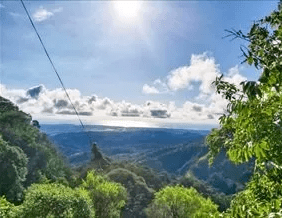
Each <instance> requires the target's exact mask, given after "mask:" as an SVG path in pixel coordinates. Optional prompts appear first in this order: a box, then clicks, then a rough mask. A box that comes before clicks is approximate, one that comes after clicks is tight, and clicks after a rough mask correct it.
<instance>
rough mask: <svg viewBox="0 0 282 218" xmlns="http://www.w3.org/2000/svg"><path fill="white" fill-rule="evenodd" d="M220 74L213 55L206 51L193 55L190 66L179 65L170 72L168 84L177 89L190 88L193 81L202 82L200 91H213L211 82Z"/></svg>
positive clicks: (174, 89) (172, 88)
mask: <svg viewBox="0 0 282 218" xmlns="http://www.w3.org/2000/svg"><path fill="white" fill-rule="evenodd" d="M219 75H220V73H219V68H218V65H217V64H216V63H215V59H214V58H213V57H209V56H208V55H207V54H206V53H204V54H201V55H192V57H191V61H190V66H183V67H179V68H177V69H175V70H173V71H171V72H170V73H169V75H168V77H167V85H168V87H169V88H170V89H171V90H173V91H177V90H179V89H184V88H188V87H189V86H191V85H192V82H200V83H201V84H200V87H199V89H200V91H201V92H203V93H211V92H212V91H213V89H212V86H211V83H212V81H213V80H214V79H215V77H216V76H219Z"/></svg>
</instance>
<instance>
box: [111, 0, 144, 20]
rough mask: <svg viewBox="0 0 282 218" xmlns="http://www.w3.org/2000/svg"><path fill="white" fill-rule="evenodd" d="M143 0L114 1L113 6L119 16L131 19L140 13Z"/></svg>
mask: <svg viewBox="0 0 282 218" xmlns="http://www.w3.org/2000/svg"><path fill="white" fill-rule="evenodd" d="M141 7H142V2H141V1H119V0H116V1H113V8H114V11H115V12H116V14H117V16H118V17H119V18H121V19H123V20H127V21H130V20H132V19H136V18H137V17H138V16H139V15H140V10H141Z"/></svg>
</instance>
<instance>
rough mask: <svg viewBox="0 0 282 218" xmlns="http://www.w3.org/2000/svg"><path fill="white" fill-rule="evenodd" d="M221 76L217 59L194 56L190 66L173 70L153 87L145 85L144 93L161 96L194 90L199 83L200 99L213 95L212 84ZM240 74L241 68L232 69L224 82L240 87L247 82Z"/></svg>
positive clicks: (203, 55) (204, 55) (156, 81)
mask: <svg viewBox="0 0 282 218" xmlns="http://www.w3.org/2000/svg"><path fill="white" fill-rule="evenodd" d="M220 74H221V72H220V70H219V65H218V64H216V61H215V58H214V57H211V56H209V55H208V53H206V52H205V53H203V54H199V55H194V54H193V55H192V56H191V59H190V65H187V66H182V67H179V68H177V69H174V70H172V71H171V72H169V74H168V75H167V76H166V77H165V78H164V79H156V80H155V81H154V82H153V85H152V86H150V85H148V84H145V85H144V86H143V93H146V94H160V93H168V92H176V91H178V90H181V89H187V90H192V89H193V88H194V87H193V83H195V82H196V83H199V97H201V96H205V95H212V94H213V93H214V91H215V90H214V87H213V86H212V82H213V81H214V80H215V78H216V77H217V76H219V75H220ZM246 79H247V78H245V77H243V76H242V75H241V74H240V72H239V67H238V66H235V67H233V68H230V69H229V70H228V72H227V74H226V75H225V77H224V80H225V81H227V82H230V83H234V84H236V85H239V84H240V82H242V81H244V80H246Z"/></svg>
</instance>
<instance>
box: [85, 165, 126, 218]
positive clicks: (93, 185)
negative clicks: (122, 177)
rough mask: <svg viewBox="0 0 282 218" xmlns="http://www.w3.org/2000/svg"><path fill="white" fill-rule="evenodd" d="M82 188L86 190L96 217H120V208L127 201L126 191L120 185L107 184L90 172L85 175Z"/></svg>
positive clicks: (100, 177) (103, 179)
mask: <svg viewBox="0 0 282 218" xmlns="http://www.w3.org/2000/svg"><path fill="white" fill-rule="evenodd" d="M82 187H83V188H85V189H86V190H88V192H89V196H90V198H91V199H92V200H93V203H94V207H95V212H96V215H97V217H101V218H111V217H120V213H121V208H122V207H123V206H124V205H125V201H126V199H127V193H126V189H125V188H124V187H123V186H122V185H121V184H119V183H114V182H109V181H107V180H106V179H105V178H104V177H102V176H100V175H96V174H95V172H94V171H91V172H88V173H87V176H86V180H85V181H83V183H82Z"/></svg>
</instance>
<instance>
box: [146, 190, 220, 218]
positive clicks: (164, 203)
mask: <svg viewBox="0 0 282 218" xmlns="http://www.w3.org/2000/svg"><path fill="white" fill-rule="evenodd" d="M146 212H147V215H148V217H152V218H153V217H154V218H157V217H164V218H174V217H175V218H188V217H193V218H196V217H199V218H200V217H201V218H203V217H217V216H218V215H219V212H218V211H217V205H215V204H214V203H213V202H212V201H211V200H210V199H206V198H204V197H202V196H201V195H200V194H199V193H198V192H197V191H196V190H195V189H194V188H184V187H182V186H174V187H172V186H167V187H165V188H163V189H161V190H160V191H159V192H157V193H156V194H155V199H154V200H153V202H152V203H151V205H150V206H149V208H148V209H147V210H146Z"/></svg>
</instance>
